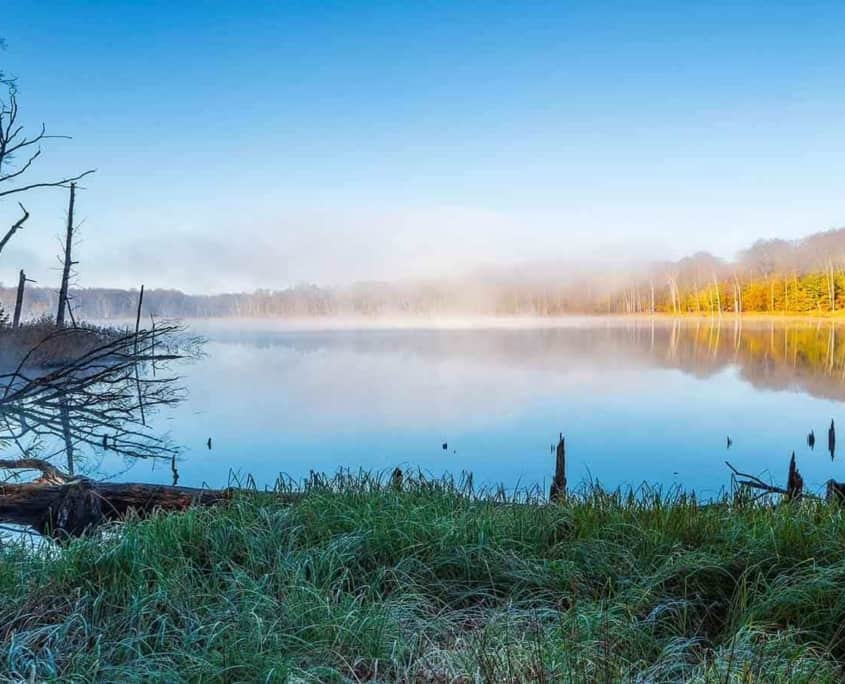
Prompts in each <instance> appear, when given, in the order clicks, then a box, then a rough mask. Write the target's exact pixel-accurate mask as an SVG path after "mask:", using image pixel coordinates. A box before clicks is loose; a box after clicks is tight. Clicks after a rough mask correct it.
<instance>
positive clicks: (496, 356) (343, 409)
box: [99, 317, 845, 495]
mask: <svg viewBox="0 0 845 684" xmlns="http://www.w3.org/2000/svg"><path fill="white" fill-rule="evenodd" d="M191 325H192V329H193V330H194V331H196V332H198V333H201V334H203V335H205V336H207V338H208V340H209V342H208V344H207V346H206V352H207V356H206V357H205V358H204V359H203V360H201V361H199V362H195V363H193V364H190V365H185V366H180V367H179V368H178V371H179V373H180V374H181V375H182V376H183V379H184V383H185V385H186V387H187V388H188V391H189V395H188V398H187V399H186V401H185V402H184V403H182V404H181V405H180V406H178V407H176V408H174V409H170V410H166V411H164V412H163V413H161V414H160V415H158V416H157V417H156V418H155V429H157V430H160V431H162V432H165V431H166V432H169V434H170V437H171V438H172V439H173V440H174V442H176V443H177V444H180V445H182V446H183V447H184V450H183V453H182V455H181V457H180V459H179V463H178V467H179V472H180V478H181V479H180V482H181V483H183V484H197V485H198V484H201V483H207V484H209V485H210V486H222V485H225V484H226V483H227V481H228V479H229V473H230V470H231V471H234V472H236V473H238V474H240V475H241V476H245V475H247V474H249V475H252V476H253V477H254V478H255V480H256V482H257V483H258V485H259V486H261V485H264V484H272V482H273V481H274V480H275V479H276V477H277V476H278V475H279V474H280V473H283V474H286V475H290V476H292V477H294V478H301V477H304V476H306V475H307V474H308V472H309V470H316V471H324V472H328V473H331V472H334V471H335V470H337V469H338V468H339V467H344V468H351V469H358V468H364V469H376V470H387V469H392V468H393V467H395V466H397V465H398V466H402V467H412V468H421V469H422V470H423V471H426V472H428V473H431V474H434V475H437V474H441V473H445V472H451V473H455V474H459V473H460V472H461V471H471V472H472V473H473V474H474V476H475V479H476V482H481V483H488V484H496V483H503V484H504V485H505V486H506V487H508V488H513V487H515V486H533V485H543V486H547V484H548V482H549V479H550V476H551V472H552V470H553V464H554V457H553V456H552V455H551V454H550V445H551V444H552V443H553V442H555V441H556V438H557V435H558V433H559V432H563V433H564V434H565V435H566V440H567V455H568V477H569V480H570V484H572V483H577V482H580V481H586V480H588V479H590V478H592V479H593V480H598V481H599V482H601V483H602V484H603V485H605V486H610V487H616V486H619V485H623V486H627V485H633V486H637V485H639V484H640V483H642V482H648V483H652V484H660V485H663V486H672V485H681V486H683V487H685V488H687V489H695V490H696V492H698V493H700V494H703V495H712V494H714V493H716V492H717V491H718V490H719V489H721V488H722V487H727V486H729V484H730V477H729V472H728V470H727V468H726V467H725V465H724V461H725V460H726V459H728V460H730V461H731V462H732V463H733V464H734V465H735V466H737V467H738V468H740V469H742V470H746V471H748V472H752V473H755V474H760V475H763V476H767V475H768V476H771V477H772V479H774V480H775V481H776V482H781V481H783V480H785V477H786V469H787V462H788V458H789V454H790V453H791V452H792V451H793V450H795V452H796V454H797V457H798V464H799V468H800V469H801V471H802V473H803V475H804V478H805V480H806V482H807V483H808V485H810V486H812V487H823V484H824V482H825V481H826V480H827V479H829V478H831V477H833V478H836V479H840V480H845V464H843V462H842V460H841V459H840V458H834V459H833V460H832V459H831V455H830V454H829V453H828V451H827V427H828V425H829V423H830V420H831V419H832V418H833V419H837V421H841V426H842V427H841V437H840V443H841V444H842V445H843V448H844V449H845V407H843V404H842V402H843V400H844V399H845V328H843V329H838V328H837V327H835V326H833V325H831V324H830V323H826V322H820V323H802V324H794V323H793V324H783V323H769V322H762V321H758V322H748V321H746V322H744V323H742V324H739V323H738V322H736V321H735V320H734V319H733V318H728V317H725V318H724V319H722V320H721V321H715V322H706V321H683V322H671V321H661V322H657V323H652V322H650V321H647V320H645V321H642V320H641V321H631V320H627V321H625V320H622V321H619V320H592V321H589V320H571V321H562V322H555V323H554V324H549V323H543V324H541V325H536V324H535V325H531V324H525V325H523V326H514V325H513V324H511V325H509V326H501V325H495V324H487V325H482V326H481V327H471V328H469V327H464V328H437V329H433V328H429V329H402V328H393V329H390V328H380V329H373V328H370V329H349V328H339V329H337V328H336V329H322V330H320V329H310V330H309V329H307V326H303V325H299V326H297V327H291V326H290V325H285V324H283V323H279V322H255V321H249V322H240V321H239V322H232V321H217V322H195V323H192V324H191ZM810 429H814V430H815V432H816V436H817V444H816V448H815V451H811V450H810V449H809V447H808V446H807V443H806V436H807V433H808V432H809V431H810ZM728 435H730V437H731V439H732V440H733V446H732V447H731V448H730V449H729V450H728V449H727V448H726V437H727V436H728ZM209 437H211V438H212V449H211V450H209V449H208V448H207V444H206V442H207V440H208V438H209ZM444 443H446V444H448V448H447V449H446V450H444V449H443V448H442V447H443V444H444ZM109 459H110V457H109V456H108V454H105V455H103V454H100V455H99V463H100V465H99V468H100V469H101V470H106V471H108V470H109V469H114V468H115V467H116V465H117V464H115V463H111V462H110V460H109ZM120 477H121V478H123V479H146V480H155V481H162V482H166V481H168V480H169V479H170V468H169V465H162V464H161V463H159V464H158V465H156V466H155V467H153V466H151V464H149V463H138V464H135V465H133V466H132V467H131V468H130V469H129V470H128V471H126V472H124V473H122V474H121V475H120Z"/></svg>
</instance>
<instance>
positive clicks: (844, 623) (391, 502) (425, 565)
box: [0, 475, 845, 682]
mask: <svg viewBox="0 0 845 684" xmlns="http://www.w3.org/2000/svg"><path fill="white" fill-rule="evenodd" d="M464 494H465V492H464V491H462V490H461V489H460V488H459V487H457V486H456V485H454V484H452V483H450V482H448V481H441V482H427V481H423V480H417V481H412V482H408V481H406V483H405V487H404V491H402V492H401V493H400V492H396V491H393V490H392V489H390V487H389V486H387V485H385V486H382V485H381V484H379V482H378V481H376V480H374V479H372V478H370V477H368V476H365V475H364V476H359V477H355V478H349V477H345V478H343V477H341V478H337V479H336V480H335V481H333V482H332V483H331V484H328V485H326V486H320V487H314V488H312V489H310V490H309V493H308V495H307V496H306V497H305V499H304V500H303V501H302V502H301V503H300V504H297V505H296V506H293V507H285V506H282V505H280V504H278V503H276V502H274V500H273V498H272V497H270V496H266V495H262V494H244V495H242V496H240V497H238V498H236V499H235V500H234V502H233V503H232V504H231V505H229V506H227V507H224V508H217V509H206V510H201V509H195V510H191V511H188V512H186V513H184V514H176V515H161V516H158V517H154V518H152V519H149V520H147V521H142V522H139V521H135V522H130V523H127V524H126V525H124V526H122V527H121V528H120V531H119V533H117V534H116V533H110V532H107V533H105V534H103V535H100V536H99V537H98V538H89V539H83V540H78V541H75V542H73V543H71V544H70V545H68V546H67V547H66V548H64V549H63V550H61V551H56V550H53V551H51V552H49V553H35V554H34V553H32V552H31V551H29V552H28V551H26V550H24V549H23V548H20V547H8V548H6V549H5V551H3V552H2V555H1V556H0V640H2V651H1V652H0V658H2V660H0V672H2V673H3V676H4V677H5V678H6V679H8V680H15V681H19V680H21V679H23V680H31V681H41V680H61V681H120V682H132V681H144V682H149V681H161V682H181V681H227V682H229V681H232V682H234V681H246V682H260V681H338V682H340V681H413V682H453V681H457V682H476V681H478V682H507V681H513V682H520V681H541V682H542V681H545V682H566V681H572V682H594V681H595V682H618V681H631V682H677V681H695V682H757V681H760V682H835V681H841V680H842V676H843V671H842V663H843V662H845V590H843V582H845V517H843V513H842V512H841V511H840V510H839V509H836V508H828V507H827V506H825V505H823V504H819V503H812V502H804V503H801V504H798V505H789V506H781V507H778V508H774V509H773V508H765V507H762V506H748V507H742V506H740V507H733V506H728V505H727V504H723V505H713V506H707V507H703V506H700V505H698V504H696V502H695V501H694V500H691V499H689V498H685V497H682V496H675V497H669V496H660V495H657V494H643V495H641V496H638V497H625V496H621V495H619V494H607V493H603V492H601V491H588V492H584V493H583V494H581V495H578V496H574V497H572V498H571V499H570V500H569V501H568V502H567V503H565V504H562V505H556V506H538V505H532V504H523V503H503V502H502V501H501V500H494V499H493V498H491V499H487V500H471V499H470V498H469V497H467V496H464Z"/></svg>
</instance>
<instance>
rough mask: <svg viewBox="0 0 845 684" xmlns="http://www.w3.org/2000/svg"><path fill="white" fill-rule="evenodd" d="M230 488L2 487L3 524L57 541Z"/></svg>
mask: <svg viewBox="0 0 845 684" xmlns="http://www.w3.org/2000/svg"><path fill="white" fill-rule="evenodd" d="M233 493H234V491H233V490H232V489H223V490H215V489H197V488H193V487H173V486H169V485H153V484H140V483H136V482H130V483H122V482H97V481H94V480H89V479H86V478H80V479H76V480H71V481H68V482H63V483H55V482H49V483H44V482H27V483H23V484H4V485H0V520H2V521H3V522H6V523H12V524H16V525H26V526H28V527H31V528H33V529H34V530H36V531H38V532H40V533H41V534H44V535H49V536H52V537H55V538H62V537H78V536H80V535H82V534H84V533H85V532H86V531H88V530H91V529H93V528H95V527H97V526H98V525H101V524H103V523H105V522H108V521H113V520H121V519H124V518H125V517H126V516H127V515H129V514H130V512H134V513H135V514H136V515H138V516H139V517H145V516H147V515H149V514H150V513H152V512H153V511H159V510H161V511H183V510H185V509H187V508H188V507H190V506H211V505H214V504H218V503H221V502H223V501H227V500H229V499H231V498H232V495H233Z"/></svg>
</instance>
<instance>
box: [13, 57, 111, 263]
mask: <svg viewBox="0 0 845 684" xmlns="http://www.w3.org/2000/svg"><path fill="white" fill-rule="evenodd" d="M0 87H2V88H4V89H5V91H6V95H5V97H4V96H0V200H2V199H4V198H7V197H11V196H13V195H16V196H17V195H22V194H23V193H27V192H29V191H31V190H36V189H39V188H66V187H68V186H69V184H70V183H72V182H74V181H78V180H80V179H81V178H84V177H85V176H88V175H90V174H92V173H94V171H95V170H94V169H89V170H87V171H83V172H82V173H79V174H76V175H73V176H65V177H62V178H58V179H46V180H35V179H30V175H31V172H32V170H33V168H34V165H35V163H36V162H37V160H38V158H39V157H40V156H41V153H42V147H41V145H42V143H43V142H45V141H47V140H51V139H55V138H64V139H68V136H63V135H48V134H47V127H46V125H45V124H43V123H42V124H41V128H40V130H39V131H38V132H37V133H36V134H34V135H32V136H29V135H27V134H26V132H25V131H24V126H23V124H21V123H20V109H19V106H18V97H17V88H16V84H15V81H14V79H9V78H4V77H3V74H2V73H0ZM18 205H19V206H20V209H21V218H19V219H18V220H17V221H15V223H13V224H12V226H11V227H10V228H9V229H8V230H7V231H6V233H5V234H4V235H3V237H2V238H0V252H2V251H3V248H4V247H5V246H6V245H7V244H8V242H9V240H11V239H12V237H13V236H14V235H15V233H17V232H18V231H19V230H21V229H22V228H23V225H24V223H26V221H27V219H28V218H29V212H28V211H27V210H26V208H25V207H24V206H23V204H21V203H20V202H19V203H18Z"/></svg>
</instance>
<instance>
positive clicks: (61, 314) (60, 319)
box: [56, 183, 76, 327]
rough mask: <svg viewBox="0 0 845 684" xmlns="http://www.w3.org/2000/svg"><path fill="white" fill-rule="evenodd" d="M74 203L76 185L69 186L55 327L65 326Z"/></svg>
mask: <svg viewBox="0 0 845 684" xmlns="http://www.w3.org/2000/svg"><path fill="white" fill-rule="evenodd" d="M75 201H76V183H71V184H70V203H69V204H68V210H67V230H66V231H65V258H64V264H63V266H64V268H63V269H62V286H61V289H60V290H59V310H58V311H57V312H56V325H57V326H60V327H61V326H63V325H64V324H65V307H66V305H67V291H68V283H69V281H70V269H71V267H72V266H73V257H72V253H73V205H74V203H75Z"/></svg>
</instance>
